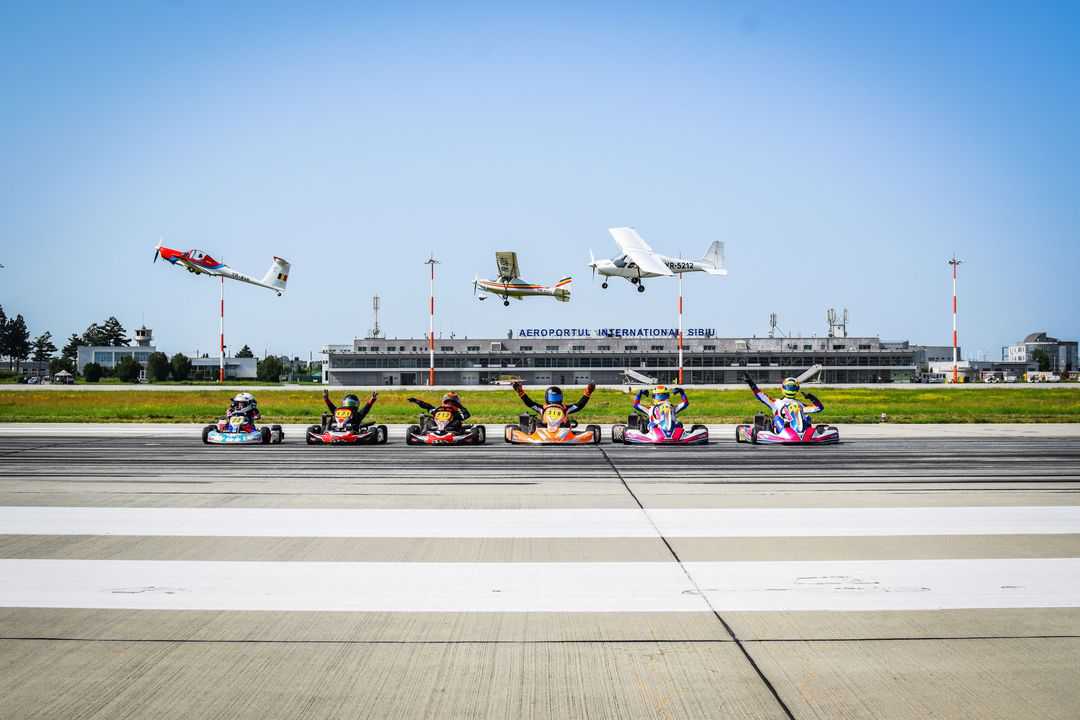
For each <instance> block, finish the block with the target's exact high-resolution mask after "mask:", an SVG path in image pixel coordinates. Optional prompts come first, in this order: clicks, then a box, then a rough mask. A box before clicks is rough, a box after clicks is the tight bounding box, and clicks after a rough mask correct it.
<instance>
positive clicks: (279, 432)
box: [270, 425, 285, 445]
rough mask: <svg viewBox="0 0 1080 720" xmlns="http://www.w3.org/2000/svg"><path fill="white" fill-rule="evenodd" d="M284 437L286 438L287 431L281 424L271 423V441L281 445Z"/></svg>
mask: <svg viewBox="0 0 1080 720" xmlns="http://www.w3.org/2000/svg"><path fill="white" fill-rule="evenodd" d="M284 439H285V431H284V430H283V429H282V428H281V426H280V425H271V426H270V442H272V443H274V444H275V445H280V444H281V442H282V441H283V440H284Z"/></svg>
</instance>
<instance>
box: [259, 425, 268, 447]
mask: <svg viewBox="0 0 1080 720" xmlns="http://www.w3.org/2000/svg"><path fill="white" fill-rule="evenodd" d="M259 435H261V436H262V444H263V445H269V444H270V428H268V427H266V426H265V425H263V426H262V427H261V428H259Z"/></svg>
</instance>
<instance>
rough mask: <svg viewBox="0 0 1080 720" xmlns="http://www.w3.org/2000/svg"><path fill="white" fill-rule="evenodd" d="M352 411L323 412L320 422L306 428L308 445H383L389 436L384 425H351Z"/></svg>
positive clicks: (343, 409) (342, 409) (340, 409)
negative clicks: (356, 426) (354, 426)
mask: <svg viewBox="0 0 1080 720" xmlns="http://www.w3.org/2000/svg"><path fill="white" fill-rule="evenodd" d="M350 420H352V411H351V410H349V408H338V409H337V410H335V411H334V414H333V415H331V414H330V413H323V416H322V424H320V425H312V426H310V427H309V428H308V429H307V444H308V445H384V444H385V443H386V440H387V438H388V437H389V435H388V433H387V429H386V426H385V425H376V424H375V423H365V424H363V425H361V426H360V427H358V428H355V430H354V428H353V427H352V424H351V423H350V422H349V421H350Z"/></svg>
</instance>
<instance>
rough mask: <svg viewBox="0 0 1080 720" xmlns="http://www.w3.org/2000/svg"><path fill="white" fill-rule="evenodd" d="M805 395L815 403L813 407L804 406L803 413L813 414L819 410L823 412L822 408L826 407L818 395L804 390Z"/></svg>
mask: <svg viewBox="0 0 1080 720" xmlns="http://www.w3.org/2000/svg"><path fill="white" fill-rule="evenodd" d="M803 397H805V398H806V399H807V400H809V401H810V402H812V403H814V406H813V407H804V408H803V413H805V414H806V415H811V414H813V413H819V412H821V411H822V410H824V409H825V406H824V405H822V404H821V401H820V400H818V399H817V396H816V395H814V394H813V393H808V392H804V393H803Z"/></svg>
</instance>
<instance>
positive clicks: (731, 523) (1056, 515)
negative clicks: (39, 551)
mask: <svg viewBox="0 0 1080 720" xmlns="http://www.w3.org/2000/svg"><path fill="white" fill-rule="evenodd" d="M648 514H649V517H646V515H645V513H643V512H642V511H640V510H598V509H560V510H382V509H377V510H372V509H306V508H305V509H299V508H255V509H247V508H98V507H3V508H0V534H2V535H174V536H220V537H357V538H358V537H385V538H394V537H423V538H618V537H655V536H656V531H655V530H654V529H653V527H652V525H651V524H650V522H649V518H650V517H651V518H652V520H653V521H654V522H655V523H656V525H657V527H659V528H660V530H661V532H662V533H663V534H664V535H666V536H667V537H716V538H721V537H815V536H816V537H821V536H883V535H1011V534H1041V535H1046V534H1071V533H1080V507H1077V506H1053V507H1042V506H1040V507H896V508H777V509H765V508H724V509H684V510H649V511H648Z"/></svg>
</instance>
